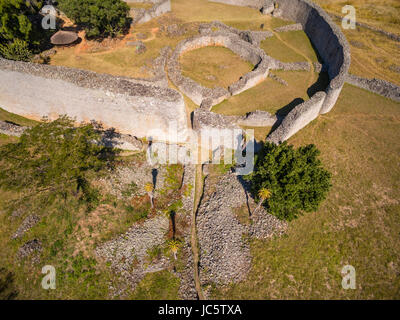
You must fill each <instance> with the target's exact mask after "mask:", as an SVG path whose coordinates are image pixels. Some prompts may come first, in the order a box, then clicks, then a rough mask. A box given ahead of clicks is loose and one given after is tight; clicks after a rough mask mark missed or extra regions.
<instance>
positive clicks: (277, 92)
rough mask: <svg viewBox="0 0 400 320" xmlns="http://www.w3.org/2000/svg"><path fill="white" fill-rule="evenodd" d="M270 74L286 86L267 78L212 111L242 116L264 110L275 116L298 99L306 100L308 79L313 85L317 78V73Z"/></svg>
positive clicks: (279, 72)
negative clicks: (286, 84) (274, 75)
mask: <svg viewBox="0 0 400 320" xmlns="http://www.w3.org/2000/svg"><path fill="white" fill-rule="evenodd" d="M271 73H273V74H276V75H277V76H278V77H280V78H281V79H284V80H285V81H286V82H287V83H288V86H285V85H283V84H280V83H279V82H277V81H275V80H273V79H271V78H267V79H266V80H264V81H263V82H261V83H260V84H258V85H257V86H255V87H253V88H251V89H249V90H246V91H244V92H242V93H241V94H238V95H236V96H233V97H230V98H229V99H227V100H224V101H223V102H221V103H220V104H218V105H216V106H214V107H213V111H214V112H217V113H222V114H226V115H244V114H246V113H248V112H251V111H254V110H264V111H268V112H269V113H272V114H275V113H276V112H277V111H278V110H280V109H284V110H285V109H287V108H290V105H292V104H293V103H294V102H296V101H299V100H300V99H301V100H303V101H306V100H308V99H309V96H308V94H307V90H308V88H309V85H308V83H309V81H310V79H312V80H311V82H312V83H314V82H316V81H317V78H318V74H317V73H311V72H304V71H271ZM285 107H286V108H285Z"/></svg>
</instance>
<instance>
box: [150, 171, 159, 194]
mask: <svg viewBox="0 0 400 320" xmlns="http://www.w3.org/2000/svg"><path fill="white" fill-rule="evenodd" d="M151 175H152V177H153V186H154V189H156V185H157V176H158V170H157V169H155V168H153V169H151Z"/></svg>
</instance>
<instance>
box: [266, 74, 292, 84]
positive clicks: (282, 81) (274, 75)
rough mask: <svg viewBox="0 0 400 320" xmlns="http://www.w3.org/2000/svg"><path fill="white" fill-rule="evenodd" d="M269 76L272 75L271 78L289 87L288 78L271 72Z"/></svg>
mask: <svg viewBox="0 0 400 320" xmlns="http://www.w3.org/2000/svg"><path fill="white" fill-rule="evenodd" d="M268 77H270V78H271V79H273V80H275V81H277V82H279V83H280V84H281V85H284V86H285V87H287V86H288V85H289V84H288V83H287V82H286V80H284V79H282V78H279V77H278V76H277V75H276V74H273V73H269V74H268Z"/></svg>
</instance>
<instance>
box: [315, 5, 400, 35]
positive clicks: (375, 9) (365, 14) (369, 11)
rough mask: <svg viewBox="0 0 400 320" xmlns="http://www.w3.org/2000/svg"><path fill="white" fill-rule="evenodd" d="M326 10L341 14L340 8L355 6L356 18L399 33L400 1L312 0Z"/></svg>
mask: <svg viewBox="0 0 400 320" xmlns="http://www.w3.org/2000/svg"><path fill="white" fill-rule="evenodd" d="M313 1H314V2H315V3H317V4H319V5H320V6H321V7H322V8H324V9H325V10H326V11H328V12H333V13H336V14H340V15H342V8H343V6H345V5H351V6H353V7H354V8H356V13H357V20H358V21H359V22H363V23H367V24H369V25H372V26H375V27H378V28H380V29H383V30H386V31H389V32H393V33H396V34H400V2H399V1H398V0H313Z"/></svg>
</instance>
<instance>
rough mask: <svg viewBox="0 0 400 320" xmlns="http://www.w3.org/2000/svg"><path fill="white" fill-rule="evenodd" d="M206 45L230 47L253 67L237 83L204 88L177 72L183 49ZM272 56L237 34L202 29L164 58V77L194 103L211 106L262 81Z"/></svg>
mask: <svg viewBox="0 0 400 320" xmlns="http://www.w3.org/2000/svg"><path fill="white" fill-rule="evenodd" d="M206 46H223V47H226V48H229V49H230V50H232V51H233V52H234V53H235V54H237V55H238V56H240V57H241V58H242V59H244V60H247V61H249V62H250V63H252V64H253V65H255V66H256V67H255V68H254V70H252V71H251V72H249V73H247V74H245V75H243V76H242V77H241V78H240V79H239V80H238V81H237V82H235V83H233V84H232V85H230V86H229V87H228V90H226V89H224V88H214V89H210V88H205V87H203V86H202V85H200V84H199V83H197V82H195V81H194V80H192V79H190V78H188V77H184V76H183V75H182V72H181V68H180V63H179V58H180V56H181V55H182V54H184V53H185V52H187V51H191V50H195V49H198V48H202V47H206ZM271 64H272V59H271V58H269V57H268V56H267V55H266V54H265V52H264V51H263V50H261V49H260V48H257V47H256V46H253V45H251V44H250V43H249V42H247V41H244V40H242V39H241V38H240V37H239V36H238V35H237V34H234V33H231V32H228V31H225V30H219V31H216V32H204V30H203V32H202V34H201V35H200V36H195V37H192V38H189V39H186V40H183V41H182V42H181V43H179V44H178V45H177V47H176V49H175V51H174V53H173V54H172V55H171V57H170V59H169V61H168V76H169V78H170V79H171V80H172V82H173V83H174V84H175V85H176V86H177V87H178V88H179V89H180V90H181V91H182V92H183V93H184V94H185V95H187V96H188V97H189V98H190V99H191V100H192V101H193V102H194V103H196V104H197V105H199V106H201V107H202V108H206V109H210V108H211V107H212V106H214V105H216V104H218V103H220V102H222V101H223V100H225V99H227V98H229V97H230V96H231V95H236V94H239V93H241V92H243V91H245V90H247V89H249V88H251V87H253V86H255V85H257V84H258V83H259V82H261V81H263V80H264V79H266V78H267V76H268V71H269V67H270V65H271Z"/></svg>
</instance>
